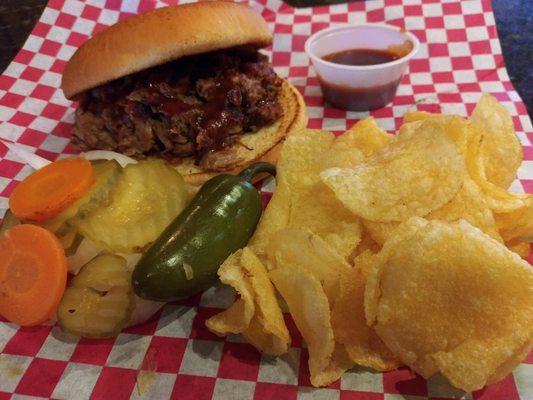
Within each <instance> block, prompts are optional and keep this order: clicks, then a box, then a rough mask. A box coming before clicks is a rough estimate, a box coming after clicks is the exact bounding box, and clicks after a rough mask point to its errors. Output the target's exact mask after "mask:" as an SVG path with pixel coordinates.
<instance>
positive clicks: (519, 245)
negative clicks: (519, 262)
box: [505, 240, 531, 259]
mask: <svg viewBox="0 0 533 400" xmlns="http://www.w3.org/2000/svg"><path fill="white" fill-rule="evenodd" d="M505 247H507V248H508V249H509V250H511V251H512V252H513V253H516V254H518V255H519V256H520V257H522V258H524V259H527V258H528V257H529V253H530V252H531V243H528V242H522V241H521V240H511V241H509V242H505Z"/></svg>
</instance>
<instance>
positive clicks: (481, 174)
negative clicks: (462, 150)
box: [466, 124, 528, 213]
mask: <svg viewBox="0 0 533 400" xmlns="http://www.w3.org/2000/svg"><path fill="white" fill-rule="evenodd" d="M469 128H470V130H471V134H470V135H469V142H468V146H467V152H466V165H467V169H468V173H469V174H470V177H471V178H472V180H474V182H475V183H476V184H477V185H478V186H479V188H480V189H481V190H482V191H483V194H484V195H485V201H486V202H487V204H488V206H489V207H490V208H491V209H492V210H493V211H494V212H496V213H508V212H511V211H514V210H517V209H519V208H521V207H524V199H526V198H527V197H528V195H525V194H521V193H511V192H508V191H507V190H506V189H503V188H501V187H499V186H497V185H495V184H494V183H492V182H490V181H489V180H488V179H487V177H486V173H485V162H484V160H485V159H484V158H483V152H482V149H483V148H482V143H483V141H484V138H485V136H484V134H483V132H481V131H480V130H479V129H478V128H477V127H476V126H475V125H473V124H472V125H471V126H470V127H469Z"/></svg>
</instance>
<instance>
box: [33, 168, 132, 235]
mask: <svg viewBox="0 0 533 400" xmlns="http://www.w3.org/2000/svg"><path fill="white" fill-rule="evenodd" d="M91 164H92V167H93V170H94V177H95V181H94V185H93V186H92V188H91V190H90V191H89V193H87V194H86V195H85V196H83V197H82V198H81V199H79V200H78V201H76V202H75V203H74V204H72V205H71V206H70V207H68V208H67V209H66V210H64V211H63V212H61V213H60V214H58V215H56V216H55V217H54V218H52V219H49V220H46V221H44V222H43V223H42V224H41V225H42V226H43V227H44V228H46V229H48V230H50V231H52V232H55V233H56V234H57V235H58V236H63V235H64V234H65V233H66V232H67V231H69V230H71V227H70V226H68V225H69V224H68V222H69V221H70V220H71V219H72V218H74V217H79V218H82V217H84V216H86V215H87V214H88V213H89V212H91V211H92V210H93V209H95V208H96V207H99V206H101V205H102V204H103V203H105V202H106V201H107V200H108V199H109V197H110V193H111V190H112V189H113V187H114V186H115V183H116V181H117V178H118V177H119V176H120V173H121V171H122V168H121V167H120V164H119V163H118V162H116V161H114V160H110V161H104V160H101V161H93V162H92V163H91Z"/></svg>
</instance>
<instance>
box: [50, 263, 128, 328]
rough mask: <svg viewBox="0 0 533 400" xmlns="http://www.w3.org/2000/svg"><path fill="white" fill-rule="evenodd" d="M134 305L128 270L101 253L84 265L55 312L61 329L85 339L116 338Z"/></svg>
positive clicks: (122, 264)
mask: <svg viewBox="0 0 533 400" xmlns="http://www.w3.org/2000/svg"><path fill="white" fill-rule="evenodd" d="M134 306H135V300H134V296H133V291H132V287H131V271H130V269H129V268H128V267H127V263H126V260H125V259H124V258H122V257H119V256H116V255H111V254H104V255H100V256H97V257H96V258H94V259H93V260H92V261H90V262H89V263H88V264H87V265H85V266H84V267H83V268H82V269H81V271H80V272H79V274H78V275H77V276H75V277H74V278H73V279H72V281H71V282H70V285H69V286H68V288H67V290H66V291H65V294H64V295H63V299H62V300H61V303H60V304H59V307H58V309H57V317H58V320H59V323H60V324H61V327H62V328H63V329H64V330H65V331H67V332H69V333H72V334H75V335H79V336H83V337H87V338H107V337H113V336H116V335H117V334H118V333H119V332H120V331H121V330H122V328H123V327H124V326H126V324H127V323H128V321H129V320H130V316H131V313H132V311H133V308H134Z"/></svg>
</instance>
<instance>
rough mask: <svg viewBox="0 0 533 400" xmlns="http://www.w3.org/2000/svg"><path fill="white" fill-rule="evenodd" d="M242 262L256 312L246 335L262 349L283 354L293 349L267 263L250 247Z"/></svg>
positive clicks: (277, 354)
mask: <svg viewBox="0 0 533 400" xmlns="http://www.w3.org/2000/svg"><path fill="white" fill-rule="evenodd" d="M241 265H242V267H243V269H244V271H245V274H246V276H247V278H248V280H249V282H250V286H251V288H252V292H253V294H254V300H255V313H254V316H253V317H252V320H251V321H250V325H249V326H248V328H247V329H246V330H244V331H243V333H242V334H243V336H244V337H245V338H246V339H248V341H249V342H250V343H252V344H253V345H254V346H255V347H256V348H258V349H259V350H261V351H262V352H264V353H266V354H269V355H272V356H279V355H281V354H284V353H286V352H287V351H288V350H289V347H290V343H291V338H290V335H289V331H288V329H287V326H286V325H285V320H284V319H283V314H282V312H281V308H280V306H279V303H278V300H277V299H276V293H275V291H274V287H273V286H272V283H271V282H270V279H269V278H268V272H267V270H266V268H265V266H264V265H263V264H262V263H261V261H260V260H259V259H258V258H257V256H256V255H255V254H254V253H253V252H252V251H251V250H250V249H249V248H248V247H245V248H244V249H243V253H242V258H241Z"/></svg>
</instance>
